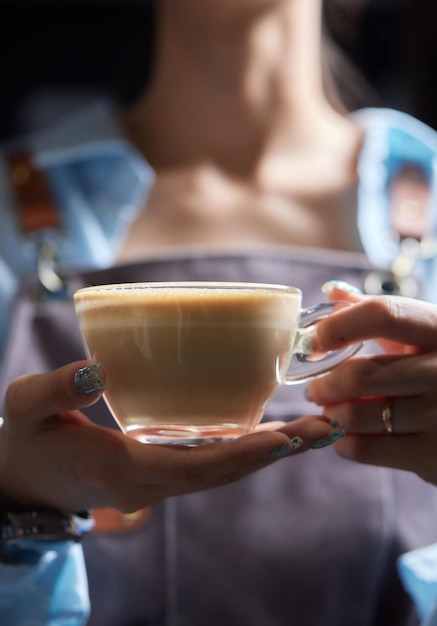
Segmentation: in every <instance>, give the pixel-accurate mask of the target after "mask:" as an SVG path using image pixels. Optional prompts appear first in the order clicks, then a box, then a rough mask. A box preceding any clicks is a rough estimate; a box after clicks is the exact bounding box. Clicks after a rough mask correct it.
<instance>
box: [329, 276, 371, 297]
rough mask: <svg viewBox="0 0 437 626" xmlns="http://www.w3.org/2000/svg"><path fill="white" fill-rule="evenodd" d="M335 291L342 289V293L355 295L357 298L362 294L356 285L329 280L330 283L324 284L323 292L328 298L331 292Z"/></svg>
mask: <svg viewBox="0 0 437 626" xmlns="http://www.w3.org/2000/svg"><path fill="white" fill-rule="evenodd" d="M334 289H341V290H342V291H346V292H349V293H354V294H356V295H357V296H358V295H361V294H362V291H360V290H359V289H358V287H355V285H351V284H350V283H347V282H345V281H344V280H328V282H326V283H324V284H323V285H322V287H321V291H322V292H323V293H325V294H326V295H327V296H329V294H330V293H331V291H333V290H334Z"/></svg>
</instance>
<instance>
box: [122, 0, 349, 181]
mask: <svg viewBox="0 0 437 626" xmlns="http://www.w3.org/2000/svg"><path fill="white" fill-rule="evenodd" d="M161 7H162V8H161V15H160V23H159V33H160V35H159V38H158V45H157V58H156V67H155V73H154V80H152V84H151V85H150V87H149V89H148V90H147V91H146V93H145V94H144V95H143V96H142V97H141V98H140V100H139V101H138V102H137V103H136V104H135V105H133V106H132V107H130V109H129V110H128V111H126V112H125V114H124V116H123V122H124V125H125V128H126V130H127V132H128V134H129V135H130V137H131V138H132V140H133V141H134V143H136V145H137V146H138V147H139V148H140V150H141V151H142V152H143V153H144V155H145V156H146V158H147V159H148V160H149V162H150V163H151V164H152V165H153V166H154V167H156V168H157V169H158V170H159V169H168V168H174V167H180V166H182V165H183V166H190V165H193V164H196V165H199V164H202V163H207V164H213V165H214V166H216V167H218V168H219V169H220V170H221V171H223V172H225V173H227V174H228V175H230V176H232V177H235V178H244V179H246V178H247V177H249V178H252V177H253V176H254V175H256V176H257V177H260V178H261V179H263V178H264V174H263V172H264V171H265V172H266V174H265V176H269V175H270V174H269V171H270V169H272V168H271V167H270V164H274V165H275V167H276V164H277V162H278V161H279V160H281V158H282V155H283V154H287V156H288V159H291V158H292V156H293V154H295V155H296V157H297V158H296V161H300V162H301V161H302V157H304V156H305V154H308V155H310V154H311V153H312V151H313V150H317V151H319V150H320V146H321V145H323V143H324V142H326V144H327V147H328V148H329V147H330V144H331V142H332V144H333V145H334V144H335V135H336V129H337V128H338V129H340V128H341V129H342V130H343V127H344V119H343V117H341V116H340V115H337V114H336V112H335V111H334V110H333V109H332V108H331V107H330V106H329V105H328V103H327V101H326V99H325V97H324V94H323V87H322V77H321V70H320V67H321V62H320V54H321V50H320V39H321V36H320V31H321V25H320V13H321V9H320V0H239V1H238V2H235V0H214V2H205V0H164V1H163V2H162V3H161ZM287 169H288V168H287Z"/></svg>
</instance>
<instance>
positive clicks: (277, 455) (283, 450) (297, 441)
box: [270, 436, 303, 459]
mask: <svg viewBox="0 0 437 626" xmlns="http://www.w3.org/2000/svg"><path fill="white" fill-rule="evenodd" d="M302 444H303V439H301V438H300V437H297V436H296V437H292V438H291V439H289V440H288V441H287V442H286V443H284V444H283V445H282V446H279V448H276V449H275V450H273V451H272V452H271V453H270V456H272V457H273V458H274V459H282V458H283V457H284V456H289V455H290V454H293V452H294V451H295V450H297V448H300V446H301V445H302Z"/></svg>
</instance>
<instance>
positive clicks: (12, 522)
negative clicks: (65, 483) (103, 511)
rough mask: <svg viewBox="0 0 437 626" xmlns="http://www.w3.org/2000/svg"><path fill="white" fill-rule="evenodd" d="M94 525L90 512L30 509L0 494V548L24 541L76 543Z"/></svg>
mask: <svg viewBox="0 0 437 626" xmlns="http://www.w3.org/2000/svg"><path fill="white" fill-rule="evenodd" d="M93 525H94V521H93V518H92V515H91V512H90V511H81V512H80V513H65V512H63V511H58V510H56V509H51V508H48V507H47V508H44V507H41V508H39V507H38V508H36V507H35V508H32V507H29V505H25V504H23V503H21V502H18V501H17V500H13V499H12V498H10V497H9V496H7V495H6V494H4V493H1V492H0V545H3V546H4V545H5V544H10V543H12V542H14V541H21V540H23V539H42V540H48V541H50V540H55V541H79V540H80V539H81V537H82V535H83V534H85V533H87V532H89V531H90V530H91V529H92V527H93Z"/></svg>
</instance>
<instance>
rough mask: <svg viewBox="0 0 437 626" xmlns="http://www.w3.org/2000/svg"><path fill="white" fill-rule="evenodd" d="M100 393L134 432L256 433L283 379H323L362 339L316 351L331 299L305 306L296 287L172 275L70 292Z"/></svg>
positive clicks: (204, 436)
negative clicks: (317, 328)
mask: <svg viewBox="0 0 437 626" xmlns="http://www.w3.org/2000/svg"><path fill="white" fill-rule="evenodd" d="M74 301H75V309H76V315H77V318H78V322H79V327H80V330H81V334H82V337H83V341H84V345H85V347H86V349H87V352H88V355H89V357H90V358H91V359H92V360H94V361H96V362H99V363H100V365H101V367H102V369H103V371H104V375H105V380H106V388H105V392H104V396H103V397H104V399H105V402H106V403H107V406H108V408H109V410H110V411H111V413H112V415H113V417H114V419H115V421H116V422H117V424H118V425H119V427H120V428H121V430H122V431H123V432H124V433H125V434H126V435H128V436H130V437H133V438H134V439H137V440H138V441H141V442H144V443H153V444H158V443H161V444H184V445H198V444H201V443H207V442H212V441H219V440H225V439H233V438H235V437H239V436H241V435H244V434H247V433H250V432H252V431H253V430H254V428H255V427H256V425H257V424H258V423H259V422H260V420H261V419H262V417H263V414H264V412H265V410H266V407H267V404H268V401H269V399H270V398H271V397H272V395H273V394H274V392H275V391H276V389H277V388H278V387H279V386H280V385H293V384H297V383H302V382H304V381H307V380H309V379H311V378H314V377H317V376H321V375H323V374H325V373H327V372H328V371H329V370H331V369H332V368H333V367H335V366H336V365H338V364H339V363H341V362H342V361H344V360H345V359H347V358H348V357H350V356H352V355H353V354H355V353H356V352H357V351H358V350H359V348H360V347H361V344H360V345H357V344H355V345H352V346H348V347H346V348H344V349H342V350H336V351H332V352H328V353H325V354H314V352H313V350H312V344H313V342H312V336H313V332H314V325H315V324H316V323H317V322H318V321H320V320H321V319H323V318H324V317H326V316H327V315H330V314H331V313H332V312H333V311H334V309H335V303H323V304H317V305H315V306H313V307H310V308H308V309H305V310H302V308H301V303H302V292H301V291H300V290H299V289H297V288H296V287H290V286H286V285H269V284H257V283H232V282H230V283H228V282H167V283H153V282H152V283H125V284H114V285H100V286H96V287H85V288H83V289H79V290H78V291H76V293H75V294H74Z"/></svg>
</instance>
